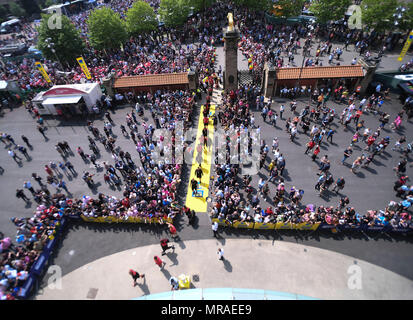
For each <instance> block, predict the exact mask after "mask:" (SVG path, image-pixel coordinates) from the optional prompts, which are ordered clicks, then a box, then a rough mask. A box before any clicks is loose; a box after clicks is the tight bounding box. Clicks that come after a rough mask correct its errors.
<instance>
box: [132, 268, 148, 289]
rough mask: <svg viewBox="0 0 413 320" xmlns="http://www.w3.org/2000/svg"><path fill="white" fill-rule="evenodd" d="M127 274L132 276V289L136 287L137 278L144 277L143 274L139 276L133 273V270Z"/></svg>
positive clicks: (136, 272)
mask: <svg viewBox="0 0 413 320" xmlns="http://www.w3.org/2000/svg"><path fill="white" fill-rule="evenodd" d="M129 274H130V275H131V276H132V279H133V285H132V286H133V287H134V286H136V280H138V279H139V278H144V277H145V275H144V274H139V272H138V271H135V270H133V269H129Z"/></svg>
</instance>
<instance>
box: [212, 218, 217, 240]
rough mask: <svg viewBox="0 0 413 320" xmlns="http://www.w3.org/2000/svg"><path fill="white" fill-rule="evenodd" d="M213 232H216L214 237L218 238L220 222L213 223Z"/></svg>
mask: <svg viewBox="0 0 413 320" xmlns="http://www.w3.org/2000/svg"><path fill="white" fill-rule="evenodd" d="M212 231H213V232H214V237H215V238H216V237H217V236H218V222H216V221H215V222H213V223H212Z"/></svg>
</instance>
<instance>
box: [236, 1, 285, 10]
mask: <svg viewBox="0 0 413 320" xmlns="http://www.w3.org/2000/svg"><path fill="white" fill-rule="evenodd" d="M287 2H288V1H287ZM289 2H291V1H289ZM234 4H236V5H238V6H241V7H246V8H249V9H252V10H256V11H266V10H270V9H271V7H272V5H273V1H272V0H234Z"/></svg>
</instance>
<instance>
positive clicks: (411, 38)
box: [397, 30, 413, 61]
mask: <svg viewBox="0 0 413 320" xmlns="http://www.w3.org/2000/svg"><path fill="white" fill-rule="evenodd" d="M412 42H413V30H412V31H411V32H410V33H409V36H408V37H407V41H406V43H405V44H404V47H403V49H402V52H400V56H399V58H398V59H397V60H399V61H403V58H404V56H405V55H406V53H407V51H408V50H409V48H410V45H411V44H412Z"/></svg>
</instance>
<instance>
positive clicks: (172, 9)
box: [158, 0, 191, 27]
mask: <svg viewBox="0 0 413 320" xmlns="http://www.w3.org/2000/svg"><path fill="white" fill-rule="evenodd" d="M190 7H191V5H190V1H189V0H161V3H160V6H159V10H158V12H159V15H160V17H161V20H162V21H163V22H164V23H165V25H166V26H167V27H177V26H181V25H183V24H184V23H185V22H186V21H187V20H188V15H189V12H190Z"/></svg>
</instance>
